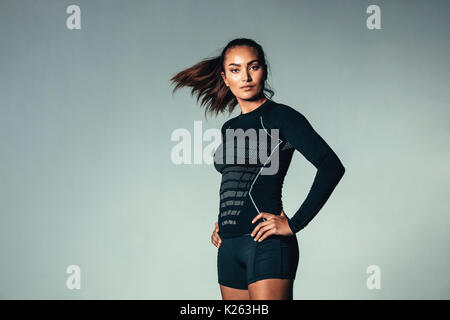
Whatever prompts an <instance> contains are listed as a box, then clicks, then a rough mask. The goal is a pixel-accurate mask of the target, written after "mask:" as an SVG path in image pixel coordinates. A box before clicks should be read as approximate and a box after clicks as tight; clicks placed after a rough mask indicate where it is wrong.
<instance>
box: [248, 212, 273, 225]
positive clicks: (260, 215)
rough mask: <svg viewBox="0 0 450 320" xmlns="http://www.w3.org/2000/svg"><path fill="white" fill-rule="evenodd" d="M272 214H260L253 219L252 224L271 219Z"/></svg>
mask: <svg viewBox="0 0 450 320" xmlns="http://www.w3.org/2000/svg"><path fill="white" fill-rule="evenodd" d="M273 216H274V214H271V213H268V212H260V213H258V214H257V215H256V217H254V218H253V220H252V223H255V222H256V221H258V220H260V219H264V218H265V219H269V218H271V217H273Z"/></svg>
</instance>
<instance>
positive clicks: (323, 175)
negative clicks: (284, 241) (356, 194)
mask: <svg viewBox="0 0 450 320" xmlns="http://www.w3.org/2000/svg"><path fill="white" fill-rule="evenodd" d="M344 172H345V168H344V166H343V165H342V163H341V161H340V160H339V158H338V157H337V156H336V155H335V154H334V153H333V152H331V153H329V154H328V155H327V157H326V158H325V159H324V160H323V161H322V162H321V164H320V165H319V166H318V167H317V172H316V176H315V178H314V181H313V184H312V186H311V189H310V190H309V192H308V195H307V196H306V199H305V200H304V202H303V203H302V205H301V206H300V208H299V209H298V210H297V212H296V213H295V214H294V215H293V216H292V218H290V219H289V227H290V228H291V230H292V232H294V233H297V232H298V231H300V230H301V229H303V228H304V227H306V226H307V225H308V223H309V222H310V221H311V220H312V219H313V218H314V217H315V216H316V215H317V213H318V212H319V210H320V209H321V208H322V207H323V205H324V204H325V203H326V201H327V200H328V198H329V197H330V195H331V193H332V192H333V190H334V189H335V187H336V185H337V184H338V183H339V181H340V180H341V178H342V176H343V175H344Z"/></svg>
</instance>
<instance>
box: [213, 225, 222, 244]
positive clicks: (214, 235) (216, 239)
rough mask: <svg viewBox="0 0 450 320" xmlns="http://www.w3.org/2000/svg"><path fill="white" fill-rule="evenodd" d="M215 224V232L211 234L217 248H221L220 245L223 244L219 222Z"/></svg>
mask: <svg viewBox="0 0 450 320" xmlns="http://www.w3.org/2000/svg"><path fill="white" fill-rule="evenodd" d="M214 225H215V228H214V231H213V233H212V235H211V242H212V244H213V245H215V246H216V247H217V248H219V247H220V245H221V244H222V239H220V236H219V234H218V232H219V224H218V223H217V222H216V223H214Z"/></svg>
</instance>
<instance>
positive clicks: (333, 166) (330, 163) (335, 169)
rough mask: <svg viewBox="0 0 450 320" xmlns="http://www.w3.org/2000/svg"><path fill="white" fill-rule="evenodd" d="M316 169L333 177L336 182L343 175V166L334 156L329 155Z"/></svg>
mask: <svg viewBox="0 0 450 320" xmlns="http://www.w3.org/2000/svg"><path fill="white" fill-rule="evenodd" d="M318 169H319V170H323V171H326V172H327V175H329V176H332V177H334V178H335V180H336V181H337V182H338V181H339V180H341V178H342V176H343V175H344V173H345V167H344V165H343V164H342V162H341V161H340V160H339V158H338V157H337V156H336V155H335V154H330V155H329V156H328V157H327V158H326V160H325V161H323V162H322V163H321V165H320V166H319V168H318Z"/></svg>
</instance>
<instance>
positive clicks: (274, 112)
mask: <svg viewBox="0 0 450 320" xmlns="http://www.w3.org/2000/svg"><path fill="white" fill-rule="evenodd" d="M267 119H268V120H269V121H270V122H272V123H273V124H274V125H276V126H278V127H281V126H283V125H286V124H288V123H291V122H292V121H295V122H297V123H298V122H303V121H307V120H306V117H305V116H304V115H303V113H302V112H301V111H299V110H297V109H296V108H293V107H291V106H289V105H286V104H283V103H278V102H274V103H273V104H272V108H270V110H269V112H268V113H267Z"/></svg>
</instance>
